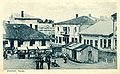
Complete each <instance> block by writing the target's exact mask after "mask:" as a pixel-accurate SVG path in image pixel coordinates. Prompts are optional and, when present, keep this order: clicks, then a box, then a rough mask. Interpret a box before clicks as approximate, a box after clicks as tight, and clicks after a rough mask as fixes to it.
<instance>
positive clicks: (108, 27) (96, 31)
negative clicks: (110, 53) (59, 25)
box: [80, 20, 113, 35]
mask: <svg viewBox="0 0 120 74" xmlns="http://www.w3.org/2000/svg"><path fill="white" fill-rule="evenodd" d="M112 31H113V24H112V20H101V21H99V22H97V23H95V24H94V25H92V26H90V27H89V28H87V29H85V30H82V31H81V32H80V34H92V35H110V34H112Z"/></svg>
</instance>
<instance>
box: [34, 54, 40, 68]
mask: <svg viewBox="0 0 120 74" xmlns="http://www.w3.org/2000/svg"><path fill="white" fill-rule="evenodd" d="M35 62H36V69H39V62H40V60H39V56H38V55H35Z"/></svg>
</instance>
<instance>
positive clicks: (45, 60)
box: [35, 54, 51, 69]
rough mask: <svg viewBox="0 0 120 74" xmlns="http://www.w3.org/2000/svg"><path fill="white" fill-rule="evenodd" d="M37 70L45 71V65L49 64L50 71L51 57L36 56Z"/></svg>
mask: <svg viewBox="0 0 120 74" xmlns="http://www.w3.org/2000/svg"><path fill="white" fill-rule="evenodd" d="M35 62H36V69H43V64H44V63H47V66H48V69H50V63H51V56H50V55H47V56H44V57H43V56H42V55H41V54H36V55H35Z"/></svg>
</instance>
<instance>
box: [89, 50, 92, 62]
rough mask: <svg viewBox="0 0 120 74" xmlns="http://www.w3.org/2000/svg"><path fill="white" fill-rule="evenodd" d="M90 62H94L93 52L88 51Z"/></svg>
mask: <svg viewBox="0 0 120 74" xmlns="http://www.w3.org/2000/svg"><path fill="white" fill-rule="evenodd" d="M88 61H92V51H88Z"/></svg>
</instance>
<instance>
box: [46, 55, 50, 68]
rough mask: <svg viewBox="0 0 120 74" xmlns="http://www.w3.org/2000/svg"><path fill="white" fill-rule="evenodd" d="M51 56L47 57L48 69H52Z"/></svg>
mask: <svg viewBox="0 0 120 74" xmlns="http://www.w3.org/2000/svg"><path fill="white" fill-rule="evenodd" d="M50 58H51V57H50V55H48V57H47V65H48V69H50V63H51V61H50Z"/></svg>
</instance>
